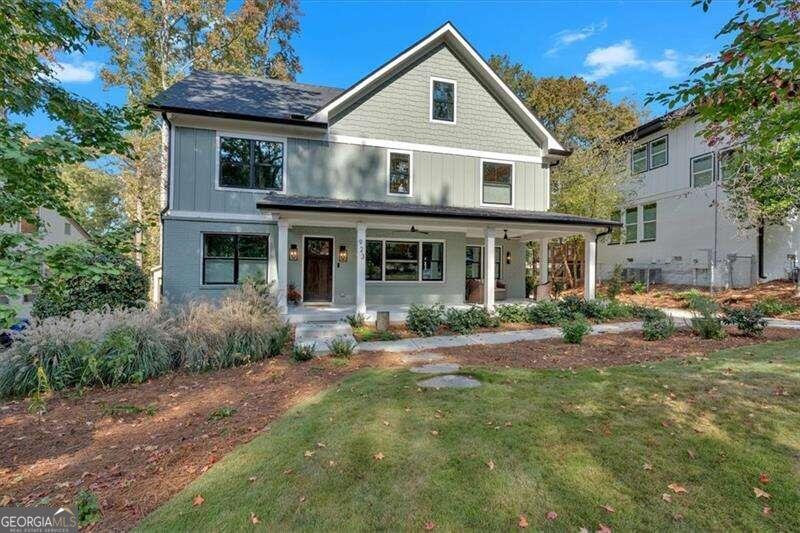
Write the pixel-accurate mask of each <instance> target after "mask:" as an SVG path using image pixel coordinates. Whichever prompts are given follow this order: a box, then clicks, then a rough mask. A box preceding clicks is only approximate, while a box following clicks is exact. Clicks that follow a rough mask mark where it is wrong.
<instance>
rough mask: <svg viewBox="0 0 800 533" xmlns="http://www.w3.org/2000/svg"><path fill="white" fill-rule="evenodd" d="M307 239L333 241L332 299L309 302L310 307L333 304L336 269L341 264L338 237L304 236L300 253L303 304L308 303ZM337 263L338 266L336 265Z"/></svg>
mask: <svg viewBox="0 0 800 533" xmlns="http://www.w3.org/2000/svg"><path fill="white" fill-rule="evenodd" d="M306 239H331V299H330V300H329V301H327V302H326V301H325V300H320V301H315V302H308V304H309V305H325V304H333V301H334V299H336V269H337V268H338V266H337V265H338V263H339V251H338V250H337V249H336V237H334V236H333V235H305V234H303V249H302V251H301V252H300V253H301V257H300V294H302V296H303V303H306ZM334 263H336V264H334Z"/></svg>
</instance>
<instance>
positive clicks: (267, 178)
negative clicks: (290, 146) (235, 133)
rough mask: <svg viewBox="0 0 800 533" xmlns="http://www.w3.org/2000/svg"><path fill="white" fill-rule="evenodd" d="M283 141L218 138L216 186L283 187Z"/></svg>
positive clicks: (237, 187)
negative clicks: (217, 182)
mask: <svg viewBox="0 0 800 533" xmlns="http://www.w3.org/2000/svg"><path fill="white" fill-rule="evenodd" d="M283 156H284V143H283V142H281V141H270V140H263V139H245V138H239V137H229V136H222V135H220V137H219V186H220V187H225V188H232V189H253V190H260V191H281V190H283V164H284V161H283V159H284V157H283Z"/></svg>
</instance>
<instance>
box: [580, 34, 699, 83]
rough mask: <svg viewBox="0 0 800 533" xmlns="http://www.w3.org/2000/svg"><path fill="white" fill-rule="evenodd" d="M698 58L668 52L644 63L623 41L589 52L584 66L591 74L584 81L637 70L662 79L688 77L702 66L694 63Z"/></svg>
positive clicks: (629, 42) (634, 49)
mask: <svg viewBox="0 0 800 533" xmlns="http://www.w3.org/2000/svg"><path fill="white" fill-rule="evenodd" d="M698 57H701V56H696V55H695V56H693V55H681V54H679V53H678V52H677V51H676V50H673V49H671V48H667V49H665V50H664V53H663V54H662V56H661V57H660V58H658V59H643V58H642V57H641V56H640V54H639V51H638V50H637V49H636V47H634V46H633V43H631V41H629V40H625V41H622V42H620V43H617V44H613V45H611V46H607V47H605V48H595V49H594V50H592V51H591V52H589V53H588V54H587V55H586V59H585V60H584V62H583V64H584V65H585V66H587V67H589V68H590V69H591V71H590V72H588V73H586V74H583V77H584V78H586V79H587V80H591V81H594V80H600V79H603V78H606V77H608V76H611V75H613V74H616V73H617V72H619V71H620V70H624V69H639V70H650V71H655V72H658V73H659V74H661V75H662V76H664V77H665V78H677V77H680V76H681V75H684V74H688V71H689V69H690V68H691V67H694V66H696V65H697V64H699V63H700V62H702V61H700V62H698V61H697V59H698ZM702 57H707V55H706V56H702Z"/></svg>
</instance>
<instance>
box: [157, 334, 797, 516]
mask: <svg viewBox="0 0 800 533" xmlns="http://www.w3.org/2000/svg"><path fill="white" fill-rule="evenodd" d="M472 374H473V375H475V376H476V377H478V378H479V379H481V380H482V381H483V382H484V386H483V387H481V388H478V389H472V390H466V391H465V390H447V391H445V390H441V391H425V392H422V391H420V390H418V389H417V387H416V386H415V384H414V383H415V380H416V379H417V376H414V375H412V374H411V373H410V372H408V371H405V370H367V371H362V372H359V373H357V374H355V375H353V376H352V377H350V378H349V379H347V380H346V381H345V382H343V383H342V384H341V385H340V386H339V387H337V388H334V389H331V390H328V391H327V392H326V393H324V394H322V395H320V396H319V397H317V398H315V399H314V400H313V401H312V402H310V403H308V404H306V405H303V406H302V407H300V408H298V409H296V410H295V411H293V412H291V413H289V414H288V415H286V416H285V417H284V418H282V419H281V420H279V421H278V422H276V423H275V424H273V425H272V426H271V429H270V430H269V431H268V432H267V433H265V434H264V435H263V436H261V437H259V438H257V439H255V440H254V441H253V442H251V443H250V444H248V445H245V446H242V447H241V448H239V449H238V450H236V451H235V452H233V453H231V454H230V455H229V456H228V457H226V458H225V459H224V460H222V461H220V463H218V464H217V465H215V466H214V467H213V468H212V469H211V470H209V471H208V472H207V473H206V474H205V475H204V476H203V477H201V478H200V479H199V480H197V481H196V482H195V483H193V484H192V485H191V486H189V487H188V488H187V489H186V490H184V491H183V492H182V493H181V494H179V495H178V496H177V497H175V498H174V499H173V500H172V501H170V502H168V503H167V504H166V505H164V506H162V507H161V508H160V509H158V510H157V511H156V512H155V513H153V514H151V515H150V516H149V517H147V518H146V519H145V520H144V522H143V523H142V524H141V528H142V529H143V530H163V529H168V530H188V529H201V530H212V529H213V530H239V529H245V528H250V527H252V526H251V524H250V517H251V513H254V514H255V515H256V516H257V517H258V519H259V520H260V523H259V524H258V525H259V526H266V527H267V528H269V529H272V530H285V529H289V530H301V529H306V530H310V529H322V530H354V529H355V530H374V529H384V530H385V529H391V530H396V529H401V530H421V529H423V527H424V525H425V524H426V523H427V522H429V521H430V522H433V523H434V524H435V526H436V529H437V530H460V529H464V528H469V529H476V528H483V529H490V530H498V529H505V530H508V529H511V528H516V527H517V526H518V522H519V520H520V519H519V517H520V515H524V516H525V518H526V520H527V521H528V522H529V523H530V528H531V529H534V530H539V529H557V530H565V529H567V530H572V531H576V530H577V529H578V528H581V527H586V528H588V529H589V530H591V531H594V530H595V529H597V528H598V527H599V526H598V525H599V524H600V523H602V524H605V525H607V526H609V527H611V528H613V529H619V530H631V529H639V530H663V529H665V528H670V529H684V530H696V529H713V530H729V529H735V530H742V529H745V530H754V529H775V530H784V531H791V530H794V531H798V530H800V489H798V487H800V401H798V400H800V341H787V342H781V343H774V344H770V345H761V346H755V347H748V348H743V349H737V350H731V351H727V352H720V353H718V354H715V355H713V356H712V357H710V358H708V359H706V360H702V361H694V362H691V363H689V364H686V363H684V364H681V363H678V362H667V363H660V364H655V365H649V366H646V367H644V366H629V367H617V368H611V369H606V370H585V371H580V372H569V371H525V370H509V369H497V370H490V369H480V370H474V371H473V372H472ZM386 423H388V425H387V424H386ZM432 431H436V432H438V434H432ZM318 443H319V444H318ZM307 451H309V452H313V454H311V455H309V454H307V453H306V452H307ZM378 453H381V454H383V459H381V460H377V459H375V458H374V456H375V454H378ZM330 461H333V463H332V465H331V463H330ZM489 463H492V464H493V466H494V467H493V468H490V466H489ZM645 464H647V466H648V468H645ZM651 465H652V468H650V466H651ZM761 473H765V474H766V475H767V476H768V478H769V481H768V483H763V482H760V481H759V476H760V474H761ZM673 483H676V484H679V485H681V486H683V487H684V488H685V489H686V493H685V494H675V493H674V492H673V491H672V490H670V489H669V488H668V485H670V484H673ZM754 487H756V488H759V489H761V490H764V491H766V492H767V493H768V494H769V495H771V498H769V499H766V498H756V495H755V493H754V491H753V488H754ZM665 493H667V494H670V495H671V496H669V497H668V498H671V500H672V501H671V502H668V501H665V499H663V497H662V494H665ZM198 494H200V495H202V497H203V499H204V500H205V501H204V503H203V504H202V505H199V506H193V505H192V500H193V498H194V497H195V496H196V495H198ZM601 506H608V507H610V508H613V511H614V512H613V513H611V512H609V511H608V510H605V509H603V508H602V507H601ZM765 506H768V507H769V508H771V509H770V510H768V511H767V513H766V514H765V512H764V507H765ZM550 511H554V512H555V513H556V514H557V515H558V517H557V518H556V519H555V520H554V521H548V520H547V519H546V518H545V516H546V513H548V512H550Z"/></svg>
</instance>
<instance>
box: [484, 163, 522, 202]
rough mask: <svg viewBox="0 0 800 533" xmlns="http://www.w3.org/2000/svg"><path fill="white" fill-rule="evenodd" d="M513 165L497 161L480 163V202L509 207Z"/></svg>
mask: <svg viewBox="0 0 800 533" xmlns="http://www.w3.org/2000/svg"><path fill="white" fill-rule="evenodd" d="M513 182H514V165H513V164H512V163H503V162H499V161H481V183H482V200H483V203H484V204H490V205H511V203H512V199H513V197H514V196H513V193H514V191H513V187H514V183H513Z"/></svg>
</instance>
